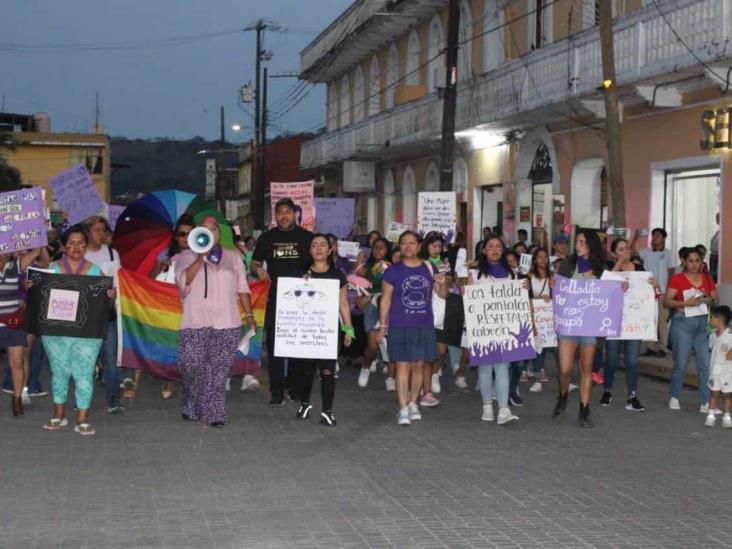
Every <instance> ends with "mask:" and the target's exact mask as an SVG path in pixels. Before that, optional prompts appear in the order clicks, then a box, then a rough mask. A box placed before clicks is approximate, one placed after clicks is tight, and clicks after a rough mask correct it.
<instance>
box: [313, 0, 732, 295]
mask: <svg viewBox="0 0 732 549" xmlns="http://www.w3.org/2000/svg"><path fill="white" fill-rule="evenodd" d="M611 1H612V7H613V12H614V15H615V20H614V39H615V58H616V71H617V83H616V84H617V86H618V87H619V92H620V99H621V103H622V105H621V113H622V119H623V129H622V150H623V162H624V166H623V176H624V180H625V196H626V212H625V213H626V219H627V220H628V221H627V224H628V225H629V226H630V227H629V228H631V229H637V228H652V227H656V226H661V227H665V228H666V230H667V231H668V232H669V247H673V248H678V247H680V246H683V245H691V244H698V243H703V244H705V245H707V246H709V241H710V240H711V237H712V235H713V234H714V233H715V232H716V231H717V230H718V229H720V236H721V239H720V240H721V242H722V244H721V245H720V261H719V277H720V280H721V281H722V282H723V283H724V284H723V291H724V292H725V293H726V294H727V295H728V299H732V295H729V292H730V288H731V286H730V282H732V251H731V252H728V253H725V250H724V247H725V246H724V242H732V223H731V222H728V223H725V220H724V217H725V216H724V215H722V216H720V217H721V227H717V225H716V221H715V214H716V213H718V212H720V211H732V172H730V169H729V168H730V166H729V162H730V161H729V153H728V151H727V148H728V147H729V136H726V137H724V136H722V135H721V134H722V133H726V132H727V131H728V130H727V127H728V126H727V125H728V121H729V114H728V113H727V110H726V109H727V108H728V107H730V106H732V99H730V98H728V96H727V92H728V91H729V88H730V85H729V82H730V74H731V72H732V71H730V66H732V50H731V49H730V48H729V43H730V38H731V37H732V6H731V5H730V3H729V2H728V1H727V0H611ZM597 23H598V10H597V3H596V1H594V0H556V1H551V0H461V2H460V31H459V42H460V49H459V56H458V57H459V59H458V73H457V75H456V77H457V82H458V84H457V87H458V92H457V93H458V99H457V124H456V137H457V144H456V147H455V156H454V165H453V190H454V191H455V192H457V193H458V197H459V201H460V203H461V207H460V208H459V217H460V223H461V227H462V229H463V230H464V231H465V233H466V236H467V240H468V242H470V243H472V242H475V241H476V240H477V239H478V238H479V235H480V231H481V228H482V227H484V226H491V227H492V226H496V225H498V226H501V227H502V229H503V232H504V235H505V237H506V238H507V240H508V241H511V240H512V239H513V238H514V237H515V234H516V231H517V230H518V229H519V228H524V229H526V230H528V231H529V234H532V235H533V238H534V239H537V240H542V241H546V242H547V243H549V242H550V241H551V239H552V236H553V235H557V234H559V233H562V232H566V231H567V230H568V229H569V227H570V226H573V225H575V226H577V225H578V226H583V227H591V228H597V229H601V228H605V227H607V226H608V225H611V224H612V208H611V206H610V204H611V202H612V200H611V198H612V197H611V194H610V189H609V185H608V184H607V181H606V179H607V177H606V170H605V166H606V162H607V147H606V142H605V138H604V134H603V132H602V129H603V127H604V102H603V96H602V92H601V91H600V90H601V86H602V66H601V57H600V53H601V52H600V36H599V28H598V25H597ZM446 29H447V0H392V1H388V0H385V1H377V0H372V1H368V0H359V1H357V2H354V3H353V4H352V5H351V6H350V7H349V8H348V9H347V10H346V11H345V12H344V13H343V14H342V15H341V16H340V17H339V18H338V19H337V20H336V21H334V22H333V23H332V24H331V25H330V26H329V27H327V28H326V29H325V30H324V31H323V32H322V33H321V34H320V35H319V36H318V37H317V38H316V39H315V40H314V41H313V42H312V43H311V44H310V45H308V46H307V47H306V48H305V49H304V50H303V52H302V53H301V76H302V77H303V78H305V79H307V80H309V81H311V82H319V83H324V84H325V85H326V86H327V100H326V101H327V114H326V123H325V126H326V130H327V131H326V132H325V133H324V134H322V135H320V136H319V137H317V138H315V139H312V140H310V141H308V142H307V143H305V144H304V145H303V147H302V151H301V164H302V166H303V167H304V168H307V169H314V170H317V171H318V173H319V174H320V175H322V176H323V177H324V178H325V179H326V180H327V181H330V182H331V184H332V185H336V186H339V188H340V189H341V192H343V193H348V191H349V185H350V181H349V180H347V179H346V178H344V174H345V173H351V171H352V170H349V169H348V166H350V165H351V164H352V163H353V161H356V162H358V163H368V164H370V165H371V166H372V169H371V172H372V173H373V174H374V178H373V179H374V180H373V185H372V187H371V188H370V189H369V191H368V192H365V193H364V192H362V193H359V194H358V195H357V196H358V197H359V200H358V202H359V205H358V208H359V212H360V214H361V217H362V219H364V220H365V223H364V224H363V225H364V226H363V227H360V229H361V230H366V229H371V228H378V229H383V228H385V226H386V225H387V224H388V223H389V221H392V220H395V221H401V222H404V223H408V224H413V223H414V222H415V219H416V207H417V193H419V192H420V191H431V190H437V189H438V188H439V147H440V133H441V125H442V100H441V97H440V88H441V86H442V85H443V84H442V83H443V82H444V81H445V78H446V75H445V72H446V71H445V61H444V48H445V37H446V34H447V32H446ZM710 113H711V114H710ZM715 132H716V133H717V134H719V135H717V136H715V135H714V134H715ZM710 135H711V136H712V137H711V138H710V137H709V136H710ZM725 139H726V140H725ZM702 141H703V143H702ZM361 190H363V186H361ZM727 248H730V249H731V250H732V247H730V246H727Z"/></svg>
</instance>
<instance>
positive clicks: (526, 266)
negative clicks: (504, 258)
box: [519, 254, 534, 274]
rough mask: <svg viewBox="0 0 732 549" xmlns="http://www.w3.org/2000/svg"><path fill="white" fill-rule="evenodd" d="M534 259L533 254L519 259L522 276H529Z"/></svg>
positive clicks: (522, 255) (524, 255)
mask: <svg viewBox="0 0 732 549" xmlns="http://www.w3.org/2000/svg"><path fill="white" fill-rule="evenodd" d="M533 259H534V258H533V256H532V255H531V254H521V258H520V259H519V272H520V273H521V274H529V271H530V270H531V264H532V262H533Z"/></svg>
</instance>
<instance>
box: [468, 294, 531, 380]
mask: <svg viewBox="0 0 732 549" xmlns="http://www.w3.org/2000/svg"><path fill="white" fill-rule="evenodd" d="M463 307H464V309H465V327H466V329H467V332H468V343H469V346H470V364H471V365H473V366H480V365H481V364H496V363H499V362H513V361H516V360H528V359H532V358H534V357H535V356H536V352H535V351H534V341H533V330H532V326H531V305H530V303H529V292H528V290H527V289H526V288H525V287H524V283H523V281H520V280H505V281H503V280H502V281H488V282H485V283H480V284H471V285H469V286H466V287H465V295H464V299H463Z"/></svg>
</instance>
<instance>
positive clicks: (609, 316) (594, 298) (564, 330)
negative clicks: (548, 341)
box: [553, 275, 625, 337]
mask: <svg viewBox="0 0 732 549" xmlns="http://www.w3.org/2000/svg"><path fill="white" fill-rule="evenodd" d="M624 294H625V291H624V290H623V283H622V282H620V281H616V280H596V279H594V278H593V279H586V280H575V279H570V278H564V277H563V276H559V275H556V276H555V280H554V291H553V296H554V297H553V300H554V328H555V329H556V332H557V335H560V336H561V335H568V336H596V337H617V336H618V335H620V330H621V329H622V327H623V296H624Z"/></svg>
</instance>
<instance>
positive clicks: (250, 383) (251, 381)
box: [241, 374, 259, 391]
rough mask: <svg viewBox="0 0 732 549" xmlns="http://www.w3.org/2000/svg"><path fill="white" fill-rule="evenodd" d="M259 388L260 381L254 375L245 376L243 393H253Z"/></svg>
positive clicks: (242, 382) (242, 385)
mask: <svg viewBox="0 0 732 549" xmlns="http://www.w3.org/2000/svg"><path fill="white" fill-rule="evenodd" d="M258 388H259V380H258V379H257V378H256V377H254V376H253V375H249V374H247V375H245V376H244V379H242V380H241V390H242V391H253V390H254V389H258Z"/></svg>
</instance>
